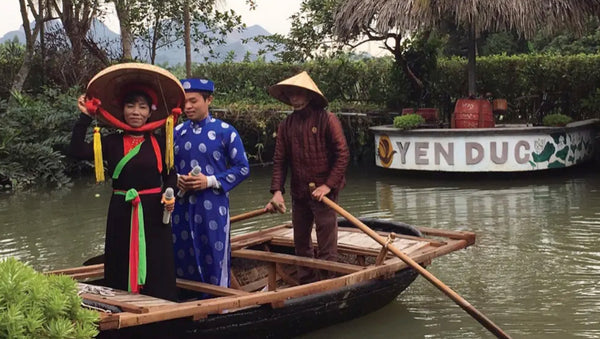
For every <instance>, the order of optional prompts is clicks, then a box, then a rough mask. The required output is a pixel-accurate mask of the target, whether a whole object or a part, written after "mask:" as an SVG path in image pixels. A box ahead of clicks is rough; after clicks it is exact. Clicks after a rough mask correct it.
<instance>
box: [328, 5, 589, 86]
mask: <svg viewBox="0 0 600 339" xmlns="http://www.w3.org/2000/svg"><path fill="white" fill-rule="evenodd" d="M598 13H600V3H599V2H598V1H597V0H536V1H530V0H496V1H489V0H437V1H432V0H346V1H344V2H343V3H342V5H341V6H340V9H339V11H338V12H337V14H336V17H335V33H336V35H337V36H339V37H340V39H342V40H349V39H354V38H356V37H358V36H360V35H361V34H365V33H363V32H364V31H365V29H366V28H370V27H372V28H373V29H374V30H375V31H377V32H408V33H414V32H417V31H422V30H430V29H433V28H436V27H440V25H441V24H442V23H444V21H445V20H450V21H451V22H455V23H456V25H457V26H458V27H460V28H462V29H465V31H467V32H468V34H469V46H468V53H467V58H468V75H469V76H468V84H469V95H475V94H476V88H475V55H476V38H477V36H478V35H480V34H481V33H484V32H493V31H510V30H514V31H516V32H518V33H519V34H521V35H523V36H525V37H526V38H530V37H532V36H533V35H534V34H536V33H537V32H538V30H545V31H547V32H554V31H556V30H557V29H562V28H568V29H571V30H573V31H574V32H581V31H582V29H583V23H584V22H585V19H586V18H587V17H588V15H598Z"/></svg>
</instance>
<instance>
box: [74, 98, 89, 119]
mask: <svg viewBox="0 0 600 339" xmlns="http://www.w3.org/2000/svg"><path fill="white" fill-rule="evenodd" d="M77 108H79V110H80V111H81V113H83V114H85V115H90V113H88V111H87V108H86V107H85V94H82V95H80V96H79V98H77Z"/></svg>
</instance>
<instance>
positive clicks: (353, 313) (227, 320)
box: [99, 218, 422, 338]
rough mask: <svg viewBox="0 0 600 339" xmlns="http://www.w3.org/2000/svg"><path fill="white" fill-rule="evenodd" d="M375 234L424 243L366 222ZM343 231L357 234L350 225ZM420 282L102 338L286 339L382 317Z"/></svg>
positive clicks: (406, 229) (382, 282)
mask: <svg viewBox="0 0 600 339" xmlns="http://www.w3.org/2000/svg"><path fill="white" fill-rule="evenodd" d="M361 221H362V222H364V223H365V224H367V225H369V226H370V227H371V228H373V229H375V230H379V231H384V232H394V233H396V234H403V235H410V236H416V237H420V236H422V234H421V232H420V231H419V230H418V229H416V228H415V227H413V226H411V225H408V224H404V223H401V222H394V221H381V220H378V219H370V218H361ZM338 224H339V226H340V227H352V228H355V226H354V225H352V224H351V223H350V222H348V221H347V220H345V219H339V220H338ZM417 276H418V273H417V272H416V271H415V270H414V269H411V268H405V269H402V270H400V271H397V272H395V273H393V274H391V275H389V276H387V277H382V278H379V279H372V280H368V281H363V282H360V283H356V284H352V285H349V286H344V287H342V288H339V289H335V290H331V291H325V292H321V293H315V294H311V295H308V296H303V297H298V298H293V299H289V300H286V301H285V302H284V303H283V304H282V305H277V306H276V307H274V306H272V305H270V304H266V305H261V306H257V307H253V308H247V309H244V310H238V311H235V312H231V313H223V314H214V315H209V316H208V317H206V318H204V319H199V320H195V321H194V320H192V319H189V318H188V319H178V320H171V321H164V322H159V323H153V324H148V325H143V326H135V327H129V328H123V329H119V330H109V331H103V332H102V333H101V335H100V336H99V337H100V338H114V337H119V338H122V337H126V338H129V337H131V338H134V337H142V336H143V337H149V336H150V337H161V336H163V335H166V334H168V335H169V336H171V337H177V338H286V337H292V336H297V335H300V334H303V333H307V332H310V331H314V330H316V329H319V328H323V327H327V326H330V325H333V324H336V323H340V322H344V321H348V320H351V319H353V318H356V317H360V316H363V315H366V314H368V313H371V312H373V311H376V310H378V309H380V308H382V307H384V306H385V305H387V304H389V303H390V302H392V301H393V300H394V299H395V298H396V297H397V296H398V295H400V294H401V293H402V292H403V291H404V290H405V289H406V288H407V287H408V286H409V285H410V284H411V283H412V282H413V281H414V280H415V279H416V278H417Z"/></svg>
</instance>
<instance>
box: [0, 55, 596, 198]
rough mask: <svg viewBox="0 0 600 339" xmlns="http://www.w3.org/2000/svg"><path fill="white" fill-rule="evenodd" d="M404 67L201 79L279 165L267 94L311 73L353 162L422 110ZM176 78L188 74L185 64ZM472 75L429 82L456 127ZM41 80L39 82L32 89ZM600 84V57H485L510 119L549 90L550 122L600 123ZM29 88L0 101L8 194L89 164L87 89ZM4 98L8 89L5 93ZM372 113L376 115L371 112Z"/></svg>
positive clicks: (453, 68) (366, 65)
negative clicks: (83, 100) (83, 94)
mask: <svg viewBox="0 0 600 339" xmlns="http://www.w3.org/2000/svg"><path fill="white" fill-rule="evenodd" d="M13 47H14V46H13ZM14 61H15V59H14V57H11V56H10V55H9V54H7V53H5V54H1V53H0V72H1V73H2V74H5V75H6V76H7V78H10V75H11V74H14V72H13V71H14V68H15V67H16V66H15V65H18V63H15V62H14ZM394 69H395V68H394V64H393V60H392V59H391V58H389V57H384V58H373V59H359V58H356V57H350V56H347V55H345V56H341V57H338V58H335V59H321V60H315V61H311V62H309V63H306V64H285V63H266V62H264V61H255V62H242V63H223V64H210V63H209V64H198V65H195V67H194V69H193V74H194V76H197V77H208V78H211V79H213V80H214V81H215V83H216V88H217V92H216V93H215V101H214V102H213V108H219V109H222V110H216V111H215V112H214V113H215V115H217V116H219V117H221V118H223V119H224V120H227V121H229V122H231V123H232V124H233V125H234V126H235V127H236V128H237V129H238V131H239V132H240V134H241V136H242V138H243V140H244V143H245V146H246V151H247V152H248V153H249V155H250V160H251V161H252V162H254V163H264V162H269V161H270V160H271V156H272V154H273V147H274V142H275V139H274V137H273V133H274V132H275V131H276V127H277V124H278V123H279V122H280V121H282V119H283V118H284V117H285V113H284V112H285V111H289V109H290V108H289V107H288V106H286V105H284V104H282V103H280V102H278V101H276V100H274V99H272V98H271V97H269V96H268V94H267V88H268V87H269V86H271V85H273V84H275V83H277V82H279V81H280V80H283V79H285V78H287V77H290V76H292V75H294V74H296V73H298V72H299V71H301V70H306V71H308V72H309V73H310V75H311V76H312V77H313V79H314V80H315V82H316V83H317V84H318V86H319V88H320V89H321V90H322V91H323V93H324V94H325V96H326V97H327V98H328V99H329V101H330V105H329V109H330V110H331V111H333V112H350V114H344V115H340V120H342V125H343V127H344V130H345V132H346V137H347V139H348V143H349V145H350V149H351V150H352V156H353V159H354V160H355V161H361V160H363V159H366V161H368V162H372V153H373V150H374V147H373V145H372V143H373V136H372V135H371V133H370V132H369V129H368V128H369V127H370V126H373V125H380V124H391V123H392V121H393V120H392V118H393V116H395V114H393V113H394V112H399V111H400V110H401V109H402V108H403V107H415V106H416V103H414V102H410V101H408V100H407V99H406V98H407V96H406V95H405V94H404V93H406V88H408V87H409V84H408V83H406V81H405V80H404V79H405V78H404V77H403V76H402V75H400V76H397V75H394V72H395V71H394ZM172 71H173V72H174V74H176V75H177V76H179V77H183V75H182V74H183V68H182V67H176V68H173V69H172ZM466 78H467V74H466V60H464V59H462V58H445V59H439V60H438V71H437V72H434V78H432V79H429V80H428V81H427V84H428V92H429V98H430V102H429V103H428V104H427V106H428V107H437V108H439V109H440V112H441V114H442V119H445V120H447V119H448V116H449V113H450V112H451V111H452V110H453V102H454V101H455V100H456V99H458V98H461V97H464V96H465V95H466V88H467V85H466ZM394 79H399V80H394ZM6 80H7V81H6V82H7V83H8V82H10V79H6ZM31 82H33V81H32V80H31V79H30V80H29V81H28V83H31ZM598 84H600V55H573V56H553V55H519V56H490V57H482V58H478V60H477V86H478V87H477V88H478V89H479V92H480V93H482V94H483V93H486V92H490V93H491V94H492V96H493V97H496V98H505V99H507V101H508V113H507V115H506V117H505V119H506V120H505V121H508V122H534V121H533V120H534V119H535V117H536V115H534V114H533V113H534V112H535V111H536V110H537V109H538V108H539V107H540V104H541V101H542V95H543V94H544V93H547V95H548V102H549V103H551V104H550V105H549V106H550V109H549V110H547V111H546V112H544V114H545V115H547V114H556V113H562V114H565V115H568V116H570V117H572V118H573V119H574V120H579V119H586V118H599V117H600V89H599V88H598ZM6 89H7V87H5V88H4V91H6ZM25 90H26V92H30V93H40V94H38V95H36V96H33V97H30V96H27V95H23V96H22V97H21V98H20V99H19V100H16V102H15V103H14V104H13V105H12V106H8V105H6V103H5V102H4V103H3V102H2V101H1V100H0V118H2V119H3V121H4V123H3V124H2V125H1V126H0V188H1V187H2V186H7V187H12V188H14V187H19V186H27V185H28V184H35V185H40V184H50V185H56V186H60V185H64V184H67V183H68V181H69V180H68V179H69V178H68V177H67V176H66V175H64V173H68V174H69V175H71V174H73V173H77V172H79V171H80V170H81V169H82V168H85V167H86V165H85V164H82V163H73V162H72V161H70V160H69V159H68V158H66V157H64V154H63V153H64V152H63V151H64V148H65V145H66V143H67V142H68V138H69V137H70V128H71V126H72V124H73V122H74V120H75V119H76V117H77V113H76V112H77V111H76V107H75V102H76V97H77V93H78V92H80V91H82V90H77V89H71V90H68V89H64V90H61V89H59V88H58V87H55V88H51V89H48V88H45V89H44V88H40V87H38V88H34V89H32V88H26V89H25ZM2 92H3V91H2V89H0V95H2ZM0 99H1V98H0ZM365 112H367V113H368V114H366V115H365V114H362V113H365ZM537 115H538V116H541V115H543V114H537ZM535 122H536V121H535ZM21 154H23V155H21Z"/></svg>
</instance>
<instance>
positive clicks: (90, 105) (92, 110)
mask: <svg viewBox="0 0 600 339" xmlns="http://www.w3.org/2000/svg"><path fill="white" fill-rule="evenodd" d="M101 104H102V102H101V101H100V99H98V98H91V99H88V100H86V101H85V109H87V111H88V114H90V115H96V113H97V112H98V107H100V105H101Z"/></svg>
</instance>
